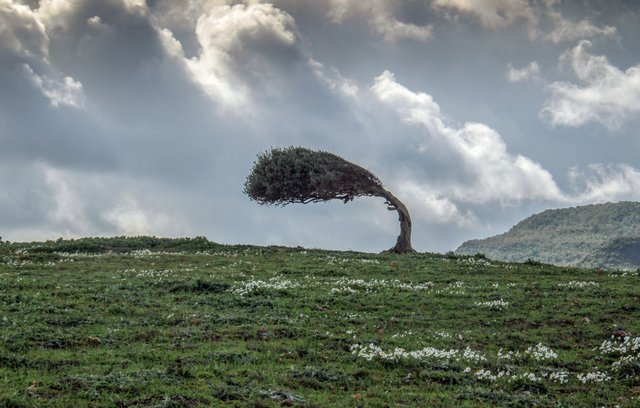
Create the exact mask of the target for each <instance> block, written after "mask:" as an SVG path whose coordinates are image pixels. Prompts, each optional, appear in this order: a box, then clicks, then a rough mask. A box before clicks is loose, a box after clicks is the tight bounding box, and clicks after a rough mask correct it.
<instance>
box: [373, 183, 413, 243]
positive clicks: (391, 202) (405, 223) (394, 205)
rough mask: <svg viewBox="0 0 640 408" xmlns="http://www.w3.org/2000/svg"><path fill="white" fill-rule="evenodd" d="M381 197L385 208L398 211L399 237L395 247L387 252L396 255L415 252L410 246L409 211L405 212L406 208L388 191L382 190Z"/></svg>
mask: <svg viewBox="0 0 640 408" xmlns="http://www.w3.org/2000/svg"><path fill="white" fill-rule="evenodd" d="M381 196H382V197H383V198H384V199H385V200H387V205H388V207H387V208H388V209H389V211H393V210H396V211H398V216H399V218H400V235H398V240H397V242H396V245H395V246H394V247H393V248H391V249H389V250H388V252H394V253H397V254H406V253H411V252H416V250H415V249H413V247H412V246H411V217H410V216H409V210H407V207H406V206H405V205H404V204H403V203H402V201H400V200H398V198H397V197H396V196H394V195H393V194H391V192H390V191H388V190H384V189H383V191H382V194H381Z"/></svg>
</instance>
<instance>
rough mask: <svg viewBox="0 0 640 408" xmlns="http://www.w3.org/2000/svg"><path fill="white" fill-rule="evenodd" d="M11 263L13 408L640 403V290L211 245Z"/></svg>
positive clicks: (514, 269)
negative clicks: (639, 317) (639, 318)
mask: <svg viewBox="0 0 640 408" xmlns="http://www.w3.org/2000/svg"><path fill="white" fill-rule="evenodd" d="M0 260H1V262H0V407H69V406H73V407H82V406H91V407H208V406H238V407H245V406H246V407H282V406H297V407H388V406H407V407H408V406H416V407H427V406H428V407H450V406H460V407H492V406H513V407H525V406H536V407H551V406H554V407H555V406H565V407H585V406H598V407H600V406H607V407H613V406H621V407H634V406H638V404H640V400H639V397H640V354H639V353H640V337H639V333H640V321H639V320H638V313H639V312H640V309H639V306H638V305H640V292H639V291H638V290H637V288H638V284H639V283H640V277H639V276H638V273H618V272H610V273H603V272H601V271H597V270H590V269H573V268H561V267H554V266H549V265H540V264H515V263H500V262H494V261H489V260H487V259H484V258H482V257H458V256H454V255H452V254H449V255H448V256H447V255H440V254H409V255H402V256H399V255H390V254H364V253H354V252H329V251H321V250H304V249H301V248H296V249H293V248H282V247H266V248H265V247H250V246H222V245H217V244H215V243H211V242H209V241H207V240H206V239H204V238H196V239H180V240H168V239H158V238H149V237H140V238H131V239H125V238H114V239H84V240H75V241H55V242H46V243H30V244H15V243H12V244H6V243H4V244H0Z"/></svg>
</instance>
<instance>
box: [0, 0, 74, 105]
mask: <svg viewBox="0 0 640 408" xmlns="http://www.w3.org/2000/svg"><path fill="white" fill-rule="evenodd" d="M49 46H50V39H49V36H48V35H47V32H46V29H45V25H44V23H43V21H42V17H41V16H40V14H39V13H38V12H36V11H33V10H32V9H31V8H29V7H28V6H26V5H23V4H19V3H15V2H13V1H11V0H0V57H1V58H2V60H3V61H4V64H3V66H4V67H5V68H7V67H9V66H13V67H14V68H15V67H19V68H20V69H21V70H22V71H23V73H24V74H26V77H27V78H28V79H29V80H30V82H31V84H32V85H33V86H34V87H35V88H36V89H38V90H39V91H40V92H41V93H42V95H43V96H45V97H46V98H47V99H48V100H49V101H50V102H51V104H52V105H53V106H54V107H58V106H60V105H67V106H71V107H74V108H78V109H83V107H84V106H83V99H84V96H83V92H82V84H81V83H80V82H78V81H76V80H74V79H73V78H72V77H70V76H64V75H62V74H61V73H60V72H58V71H57V70H56V69H54V68H53V67H52V66H51V63H50V61H49ZM13 80H14V81H15V80H17V78H13Z"/></svg>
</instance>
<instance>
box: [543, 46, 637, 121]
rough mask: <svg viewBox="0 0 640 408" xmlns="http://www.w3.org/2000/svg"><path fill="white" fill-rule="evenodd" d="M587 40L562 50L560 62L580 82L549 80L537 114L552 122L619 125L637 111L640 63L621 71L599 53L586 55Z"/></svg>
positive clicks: (631, 117)
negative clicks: (547, 90)
mask: <svg viewBox="0 0 640 408" xmlns="http://www.w3.org/2000/svg"><path fill="white" fill-rule="evenodd" d="M589 47H591V43H590V42H589V41H581V42H580V43H579V44H578V45H577V46H576V47H575V48H573V49H571V50H569V51H567V52H565V53H564V54H563V55H562V57H561V61H562V62H563V63H565V64H568V65H570V66H571V69H572V71H573V73H574V74H575V76H576V78H577V79H578V80H579V81H580V82H581V83H580V84H575V83H571V82H561V81H557V82H553V83H552V84H551V85H549V91H550V92H551V97H550V98H549V99H548V100H547V101H546V102H545V104H544V106H543V108H542V111H541V115H542V116H543V117H545V118H547V119H548V120H549V121H550V122H551V123H552V124H554V125H564V126H572V127H577V126H582V125H585V124H587V123H590V122H595V123H600V124H602V125H604V126H606V127H608V128H610V129H615V128H618V127H620V126H621V125H622V124H623V123H625V122H626V121H628V120H631V119H634V118H636V119H637V118H638V117H639V114H640V65H635V66H633V67H630V68H628V69H627V70H625V71H622V70H620V69H619V68H617V67H615V66H613V65H611V64H610V63H609V61H608V59H607V58H606V57H605V56H602V55H593V54H590V53H589V52H588V51H587V49H588V48H589Z"/></svg>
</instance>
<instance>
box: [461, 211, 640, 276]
mask: <svg viewBox="0 0 640 408" xmlns="http://www.w3.org/2000/svg"><path fill="white" fill-rule="evenodd" d="M623 237H624V238H628V237H632V238H640V203H637V202H620V203H607V204H596V205H587V206H582V207H573V208H564V209H558V210H547V211H544V212H542V213H540V214H535V215H532V216H531V217H529V218H527V219H525V220H523V221H521V222H519V223H518V224H517V225H515V226H514V227H513V228H511V230H509V231H508V232H506V233H504V234H501V235H496V236H494V237H490V238H486V239H479V240H471V241H467V242H465V243H464V244H462V245H461V246H460V247H459V248H458V249H457V250H456V253H457V254H460V255H464V254H466V255H471V254H475V253H482V254H485V255H486V256H487V257H489V258H491V259H499V260H502V261H515V262H524V261H526V260H527V259H534V260H537V261H541V262H545V263H551V264H555V265H565V266H568V265H581V264H583V261H585V258H587V257H590V259H592V258H593V257H594V256H606V257H607V258H610V262H609V263H607V264H606V266H607V267H617V266H619V265H618V264H617V263H616V262H615V261H614V256H613V254H611V256H609V255H608V254H605V253H604V252H603V251H606V250H607V248H610V243H611V244H612V245H614V246H615V245H618V244H616V243H614V242H612V241H613V240H616V239H618V238H623ZM611 248H613V247H611ZM595 251H599V252H598V254H597V255H596V253H595ZM587 261H588V263H589V264H594V262H595V263H597V260H593V259H592V260H591V261H589V260H587ZM638 267H640V262H639V263H636V264H635V268H638ZM635 268H634V269H635Z"/></svg>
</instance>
